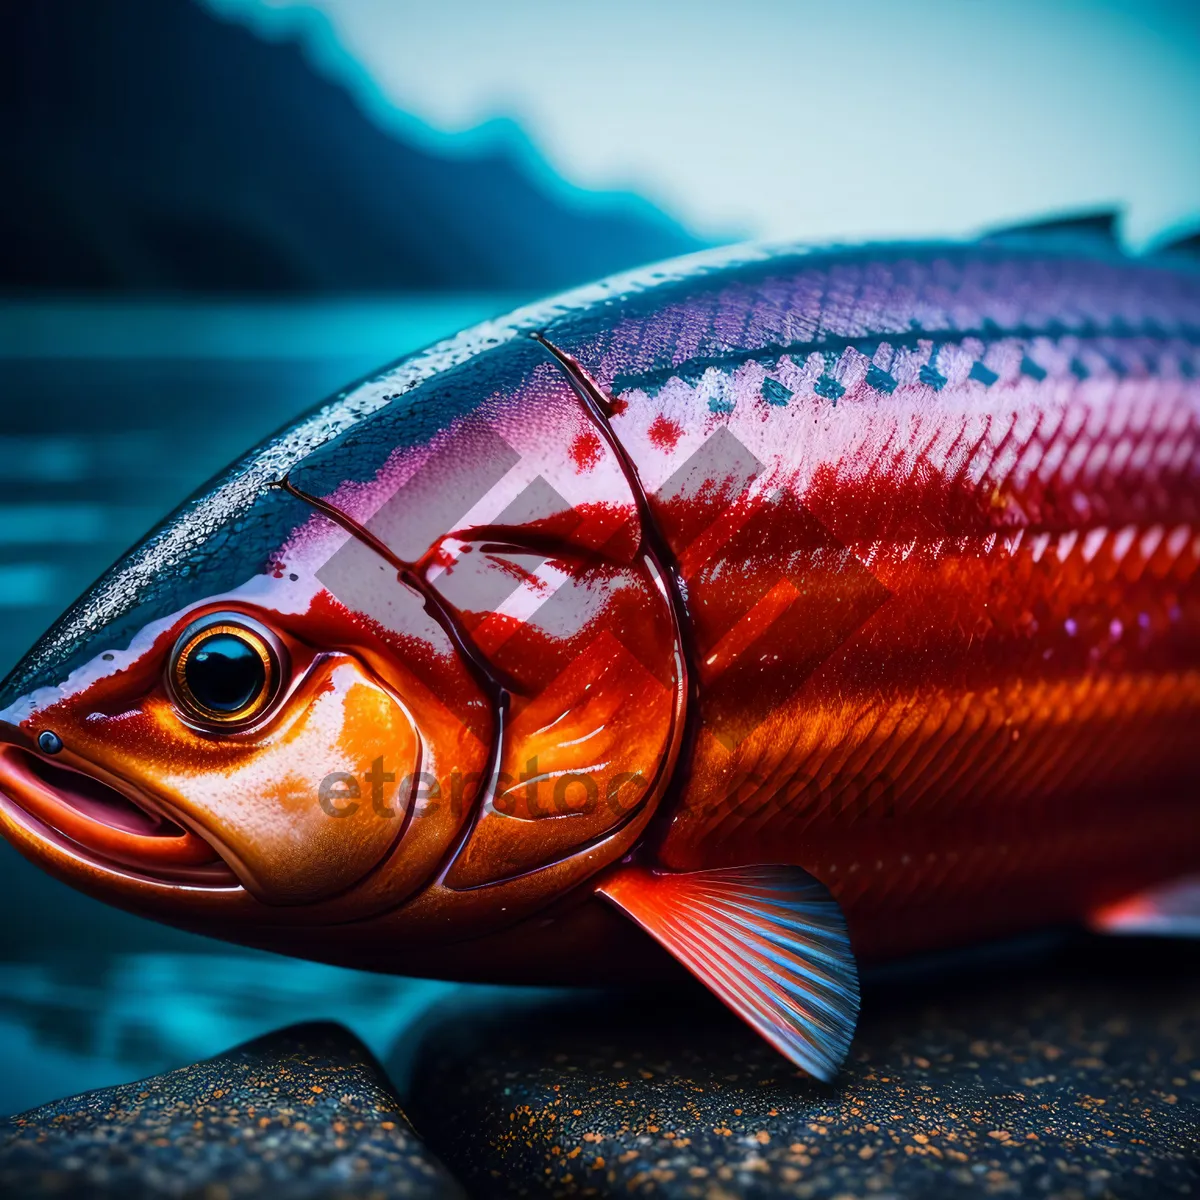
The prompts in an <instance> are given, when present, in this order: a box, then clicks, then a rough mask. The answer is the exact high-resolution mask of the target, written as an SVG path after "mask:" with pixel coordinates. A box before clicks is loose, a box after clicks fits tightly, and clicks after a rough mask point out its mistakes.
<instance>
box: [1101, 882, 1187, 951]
mask: <svg viewBox="0 0 1200 1200" xmlns="http://www.w3.org/2000/svg"><path fill="white" fill-rule="evenodd" d="M1089 924H1090V925H1091V927H1092V928H1093V929H1095V930H1096V931H1097V932H1098V933H1125V934H1135V935H1136V934H1146V935H1151V936H1159V937H1187V938H1200V876H1192V877H1191V878H1189V879H1180V880H1176V881H1175V882H1173V883H1168V884H1164V885H1163V886H1162V887H1157V888H1151V889H1150V891H1148V892H1142V893H1140V894H1139V895H1137V896H1130V897H1129V899H1127V900H1122V901H1120V902H1119V903H1117V904H1111V905H1109V906H1108V907H1107V908H1103V909H1101V910H1100V911H1099V912H1098V913H1093V914H1092V918H1091V920H1090V921H1089Z"/></svg>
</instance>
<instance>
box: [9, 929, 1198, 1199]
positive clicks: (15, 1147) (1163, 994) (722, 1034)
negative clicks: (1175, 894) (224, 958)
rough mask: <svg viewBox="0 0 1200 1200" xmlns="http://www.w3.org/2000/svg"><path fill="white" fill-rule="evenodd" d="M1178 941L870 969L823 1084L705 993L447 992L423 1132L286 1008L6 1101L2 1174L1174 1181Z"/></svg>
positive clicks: (1085, 1192)
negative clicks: (209, 1039) (37, 1099)
mask: <svg viewBox="0 0 1200 1200" xmlns="http://www.w3.org/2000/svg"><path fill="white" fill-rule="evenodd" d="M1194 957H1196V956H1194V955H1193V956H1192V957H1191V958H1189V957H1185V946H1184V944H1181V943H1176V944H1174V945H1171V946H1162V945H1158V946H1151V945H1147V944H1138V943H1132V944H1130V943H1113V944H1109V943H1101V942H1097V941H1089V942H1085V943H1082V944H1076V945H1075V946H1073V947H1066V948H1063V949H1059V950H1056V951H1054V952H1053V953H1050V954H1046V953H1044V952H1043V954H1042V956H1041V958H1040V959H1035V960H1033V961H1029V960H1025V959H1019V960H1016V961H1014V962H1012V963H1009V964H1007V965H1006V964H1004V963H1000V964H999V965H998V964H997V963H995V962H991V963H990V964H985V965H984V966H983V967H972V966H971V964H970V963H969V962H967V963H958V964H955V963H954V962H952V963H951V964H950V965H949V966H948V967H944V968H943V969H942V970H941V971H938V972H935V973H933V974H929V973H926V974H923V975H915V976H914V975H911V974H908V975H896V974H893V975H890V976H883V977H878V978H877V979H876V980H875V981H874V983H873V984H871V985H870V986H869V987H868V990H867V993H866V997H865V1004H864V1013H863V1020H862V1023H861V1026H860V1032H859V1035H858V1037H857V1038H856V1040H855V1045H854V1050H853V1052H852V1058H851V1061H850V1063H849V1064H848V1066H847V1068H846V1069H845V1070H844V1072H843V1073H842V1075H841V1076H840V1077H839V1078H838V1080H837V1081H836V1082H835V1083H834V1084H832V1085H828V1086H826V1085H821V1084H816V1083H814V1082H812V1081H810V1080H808V1079H805V1078H804V1077H802V1076H800V1075H799V1074H798V1073H796V1072H794V1071H792V1070H790V1069H789V1068H788V1067H787V1066H786V1064H784V1063H783V1061H782V1060H781V1059H779V1058H778V1056H776V1055H775V1054H774V1052H773V1051H771V1050H770V1048H769V1047H767V1046H766V1045H765V1044H763V1043H761V1042H760V1041H759V1039H758V1038H756V1037H755V1036H754V1035H753V1034H752V1033H750V1032H749V1031H748V1030H745V1029H744V1028H743V1027H742V1026H741V1025H740V1024H739V1023H738V1022H737V1021H736V1020H733V1019H731V1018H729V1017H728V1015H727V1014H726V1013H725V1012H724V1011H723V1010H721V1009H720V1008H719V1006H717V1005H716V1004H715V1003H714V1004H709V1003H707V1002H706V1001H705V999H704V996H703V994H702V993H692V994H687V995H685V996H682V997H681V995H680V994H679V992H678V990H675V991H672V992H669V993H661V992H660V993H644V994H637V995H631V994H629V993H624V994H613V995H606V996H602V997H599V998H597V997H595V996H591V995H587V994H583V993H581V994H580V996H579V997H578V998H576V999H568V1000H565V1001H557V1002H555V1003H551V1004H543V1005H541V1006H539V1007H536V1008H529V1009H525V1010H522V1011H520V1012H516V1013H514V1012H512V1011H508V1010H506V1011H504V1012H502V1013H494V1014H489V1013H486V1012H483V1013H475V1014H470V1013H464V1012H461V1011H457V1012H455V1013H453V1014H451V1015H450V1016H448V1017H447V1019H446V1020H445V1021H444V1022H443V1023H442V1024H440V1025H439V1024H437V1023H435V1024H434V1025H433V1027H432V1028H431V1029H427V1030H426V1031H425V1034H424V1036H423V1039H422V1043H421V1046H420V1048H419V1051H418V1053H417V1057H416V1065H415V1068H414V1070H413V1072H412V1075H411V1078H410V1079H408V1081H407V1083H406V1092H407V1097H406V1104H405V1108H406V1110H407V1111H408V1112H409V1113H410V1114H411V1115H412V1118H413V1121H414V1122H415V1124H416V1127H417V1129H419V1130H420V1132H421V1135H422V1139H423V1141H422V1140H419V1139H418V1137H417V1136H416V1134H415V1133H414V1131H413V1127H412V1125H410V1124H409V1121H408V1119H407V1118H406V1116H405V1115H404V1111H402V1110H401V1105H400V1101H399V1099H398V1097H397V1095H396V1093H395V1091H394V1090H393V1089H392V1086H391V1084H390V1083H389V1082H388V1080H387V1078H386V1076H385V1075H384V1074H383V1073H382V1071H381V1069H380V1067H379V1066H378V1065H377V1064H376V1063H375V1062H374V1061H373V1060H372V1059H371V1057H370V1055H369V1054H368V1053H367V1052H366V1051H365V1049H364V1048H363V1047H362V1046H361V1044H360V1043H358V1042H357V1040H356V1039H355V1038H354V1037H353V1036H352V1035H351V1034H349V1033H348V1032H347V1031H345V1030H342V1029H340V1028H338V1027H336V1026H328V1025H322V1026H307V1027H301V1028H297V1029H291V1030H284V1031H281V1032H280V1033H278V1034H274V1035H271V1036H270V1037H267V1038H263V1039H259V1040H258V1041H256V1042H252V1043H249V1044H247V1045H246V1046H242V1047H239V1048H237V1049H235V1050H232V1051H230V1052H229V1053H228V1054H225V1055H222V1056H220V1057H218V1058H214V1059H210V1060H208V1061H206V1062H202V1063H198V1064H196V1065H195V1066H192V1067H184V1068H182V1069H181V1070H178V1071H174V1072H171V1073H170V1074H167V1075H163V1076H159V1077H157V1078H155V1079H151V1080H145V1081H143V1082H142V1083H139V1084H132V1085H127V1086H125V1087H120V1088H112V1089H105V1090H102V1091H97V1092H92V1093H88V1094H86V1095H84V1096H79V1097H74V1098H72V1099H70V1100H64V1101H59V1102H56V1103H54V1104H51V1105H47V1106H45V1107H43V1108H40V1109H36V1110H34V1111H32V1112H28V1113H24V1114H22V1115H21V1116H19V1117H14V1118H11V1120H10V1133H9V1137H8V1141H7V1144H6V1145H5V1146H4V1148H3V1150H0V1192H3V1193H4V1194H17V1195H30V1194H69V1195H80V1194H85V1195H87V1194H90V1195H97V1196H98V1195H105V1196H108V1195H120V1196H184V1195H187V1196H192V1195H194V1196H198V1197H205V1198H206V1200H225V1198H227V1197H235V1196H239V1195H251V1194H256V1193H257V1192H259V1191H262V1190H264V1188H268V1189H269V1191H270V1192H271V1193H273V1194H274V1195H275V1196H277V1197H279V1198H280V1200H283V1198H290V1197H293V1196H295V1197H333V1196H372V1195H378V1196H443V1195H444V1196H458V1195H463V1194H464V1193H465V1194H467V1195H472V1196H481V1197H483V1196H547V1195H550V1196H575V1195H579V1196H606V1195H651V1196H655V1195H656V1196H663V1197H676V1196H678V1197H698V1198H706V1200H726V1198H729V1197H741V1196H749V1197H773V1196H796V1197H803V1198H808V1197H813V1198H817V1197H838V1198H839V1200H841V1198H847V1197H858V1196H861V1197H877V1198H880V1200H885V1198H887V1197H908V1196H919V1197H922V1198H924V1197H942V1196H945V1197H957V1196H964V1197H965V1196H969V1195H979V1194H990V1195H996V1196H1037V1197H1061V1198H1063V1200H1086V1198H1089V1197H1122V1198H1125V1197H1128V1198H1135V1197H1138V1198H1140V1197H1146V1198H1150V1197H1160V1196H1167V1197H1169V1196H1187V1195H1196V1194H1197V1193H1200V1132H1198V1131H1200V965H1197V964H1196V963H1194V962H1193V961H1192V959H1193V958H1194ZM401 1059H403V1060H404V1061H409V1060H410V1059H411V1048H410V1047H398V1048H397V1062H399V1061H400V1060H401ZM442 1164H445V1166H443V1165H442Z"/></svg>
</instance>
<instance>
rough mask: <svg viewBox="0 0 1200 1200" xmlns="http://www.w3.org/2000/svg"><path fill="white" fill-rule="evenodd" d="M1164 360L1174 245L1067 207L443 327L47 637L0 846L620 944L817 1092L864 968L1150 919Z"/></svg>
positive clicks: (1166, 678)
mask: <svg viewBox="0 0 1200 1200" xmlns="http://www.w3.org/2000/svg"><path fill="white" fill-rule="evenodd" d="M1198 376H1200V270H1198V269H1197V265H1196V263H1195V261H1194V260H1190V259H1189V257H1188V253H1187V248H1186V247H1182V248H1180V249H1179V250H1177V251H1172V252H1165V253H1161V254H1158V255H1155V256H1151V257H1145V258H1141V259H1134V258H1129V257H1126V256H1124V255H1122V254H1121V253H1120V252H1119V251H1118V250H1117V249H1116V248H1115V246H1112V245H1108V244H1106V243H1104V242H1103V241H1102V240H1098V239H1096V238H1095V237H1093V236H1092V235H1091V234H1089V233H1088V232H1087V231H1086V230H1084V231H1082V232H1081V231H1077V230H1073V229H1071V228H1069V227H1068V228H1065V229H1062V228H1059V229H1054V228H1049V229H1042V230H1037V229H1034V230H1030V231H1027V232H1018V233H1012V234H1008V235H1003V236H996V237H993V238H989V239H984V240H983V241H980V242H977V243H971V244H944V245H943V244H939V245H921V246H906V245H899V246H876V247H865V248H861V249H846V250H836V251H819V252H816V251H813V252H806V251H795V250H780V251H749V252H745V251H743V252H740V253H738V254H736V255H729V254H726V255H724V256H723V257H721V258H717V259H712V258H709V259H700V260H685V261H684V262H682V263H681V264H668V265H667V266H666V267H664V268H661V269H659V270H657V271H651V272H647V273H645V274H644V275H642V276H637V277H629V278H623V279H617V280H614V281H610V282H609V283H606V284H602V285H598V286H597V287H593V288H590V289H586V290H585V291H584V292H582V293H578V294H575V295H572V296H568V297H567V298H565V299H563V300H560V301H557V302H552V303H550V304H547V305H543V306H539V307H537V308H535V309H531V310H527V311H524V312H521V313H518V314H516V315H515V316H513V317H512V318H510V319H508V320H506V321H500V322H495V323H491V324H488V325H485V326H483V327H481V328H478V329H475V330H472V331H469V332H468V333H465V334H463V335H461V336H460V337H458V338H455V339H452V340H451V341H449V342H446V343H442V344H440V345H438V346H435V347H433V348H432V349H430V350H428V351H425V352H424V353H422V354H418V355H416V356H415V357H413V358H410V359H408V360H406V361H404V362H401V363H400V364H399V365H397V366H395V367H393V368H391V369H390V370H387V371H385V372H383V373H381V374H380V375H379V376H377V377H375V378H373V379H370V380H368V381H367V382H365V383H362V384H360V385H358V386H357V387H355V388H353V389H351V390H349V391H347V392H346V393H344V394H342V395H341V396H339V397H338V398H336V399H334V400H333V401H331V402H329V403H328V404H326V405H325V406H324V407H322V408H320V409H319V410H317V411H316V412H314V413H313V414H311V415H309V416H307V417H305V418H303V419H301V420H300V421H299V422H297V423H296V424H295V425H294V426H293V427H291V428H290V429H288V430H286V431H284V432H283V433H282V434H280V435H278V436H277V437H275V438H274V439H272V440H271V441H269V442H267V443H266V444H264V445H263V446H261V447H259V448H258V449H257V450H255V451H253V452H252V453H251V454H249V455H248V456H247V457H246V458H245V459H243V460H242V461H241V462H239V463H237V464H235V465H234V466H233V467H232V468H231V469H230V470H229V471H228V472H227V473H226V474H225V475H223V476H222V477H220V478H219V479H218V480H216V481H215V482H214V483H213V485H212V486H211V487H210V488H208V489H207V490H206V491H204V492H203V493H202V494H200V495H198V496H197V497H196V498H194V499H193V500H191V501H190V502H189V503H187V504H186V505H185V506H184V507H183V508H181V509H180V510H179V511H178V512H176V513H175V514H174V515H173V516H172V517H171V518H169V519H168V520H167V522H166V523H165V524H164V525H162V526H161V527H159V529H157V530H156V531H155V532H154V533H152V534H151V535H150V536H149V537H148V538H147V539H146V540H145V541H144V542H143V543H142V544H141V545H139V546H138V547H136V548H135V549H134V550H133V551H132V552H131V553H130V554H129V555H128V556H127V557H126V558H125V559H123V560H122V561H121V562H119V563H118V564H117V565H116V566H115V567H113V568H112V570H111V571H110V572H109V573H108V574H107V575H106V576H104V577H103V578H102V579H101V580H100V581H99V582H98V583H97V584H96V585H95V587H94V588H93V589H92V590H91V591H90V592H89V593H88V594H87V595H85V596H84V597H83V598H82V599H81V600H80V601H78V602H77V604H76V605H75V606H74V607H73V608H72V609H70V610H69V611H68V612H67V614H66V615H65V616H64V617H63V618H62V619H61V621H60V622H59V623H58V624H57V625H56V626H55V627H54V628H53V629H52V630H51V631H50V632H49V633H48V634H47V635H46V636H45V637H44V638H43V639H42V641H41V642H40V643H39V644H38V645H37V646H36V647H35V648H34V649H33V650H32V651H31V652H30V654H29V655H28V656H27V658H26V659H25V660H24V662H22V663H21V664H20V665H19V666H18V667H17V669H16V671H15V672H14V673H13V674H12V676H10V678H9V680H8V681H7V683H6V685H5V688H4V693H3V697H2V698H0V710H2V711H0V738H2V741H0V789H2V791H3V794H4V798H3V807H2V821H3V827H4V831H5V833H6V835H7V837H8V838H9V839H10V840H11V841H12V842H13V843H14V844H15V845H17V846H18V847H19V848H20V849H21V851H22V852H23V853H25V854H26V855H28V856H29V857H31V858H32V859H34V860H35V861H37V862H39V863H41V864H42V865H43V866H45V867H46V868H47V869H48V870H50V871H51V872H53V873H54V874H56V875H57V876H59V877H61V878H63V879H65V880H67V881H69V882H70V883H73V884H75V885H77V886H79V887H81V888H83V889H84V890H86V891H88V892H91V893H93V894H95V895H98V896H101V897H105V898H107V899H110V900H112V901H114V902H116V903H118V904H120V905H123V906H125V907H128V908H130V909H133V910H135V911H138V912H142V913H145V914H148V915H151V916H155V917H158V918H160V919H163V920H166V921H170V922H173V923H176V924H179V925H183V926H187V927H189V928H193V929H197V930H200V931H203V932H206V933H212V934H217V935H219V936H222V937H227V938H231V939H235V940H238V941H242V942H246V943H249V944H252V945H257V946H265V947H268V948H272V949H276V950H281V951H285V952H290V953H293V954H298V955H303V956H307V957H312V958H317V959H323V960H328V961H333V962H340V963H347V964H352V965H358V966H363V967H368V968H372V969H377V970H385V971H395V972H399V973H408V974H418V973H437V974H445V975H448V976H453V977H460V978H469V977H491V978H497V977H502V978H510V979H533V978H538V979H550V978H557V979H579V978H585V977H592V978H597V977H598V978H602V979H609V978H614V977H616V976H618V975H636V974H639V973H642V972H645V971H649V970H653V969H655V962H656V959H655V956H656V955H660V956H661V951H660V950H658V949H656V948H655V943H657V944H658V946H660V947H665V948H666V950H667V951H669V952H670V954H671V955H672V956H674V958H676V959H678V960H679V961H680V962H682V963H683V964H684V965H685V966H686V967H688V968H689V969H690V970H691V971H692V972H694V973H695V974H696V975H697V976H699V978H700V979H701V980H703V981H704V982H705V983H706V984H707V985H708V986H709V987H710V988H712V989H713V990H714V991H715V992H716V993H717V994H718V995H720V996H721V997H722V998H723V999H724V1000H726V1001H727V1002H728V1004H729V1005H730V1006H731V1007H732V1008H733V1009H735V1010H736V1011H737V1012H739V1013H740V1014H741V1015H742V1016H743V1017H745V1018H746V1019H747V1020H748V1021H750V1023H751V1024H752V1025H754V1026H755V1027H756V1028H757V1029H759V1030H760V1031H761V1032H762V1033H763V1034H764V1036H766V1037H767V1038H768V1039H769V1040H770V1041H771V1042H772V1043H773V1044H774V1045H776V1046H777V1047H778V1048H779V1049H780V1050H781V1051H782V1052H783V1053H784V1054H786V1055H787V1056H788V1057H789V1058H790V1059H791V1060H792V1061H793V1062H795V1063H797V1064H799V1065H800V1066H802V1067H804V1068H805V1069H807V1070H808V1071H810V1072H812V1073H813V1074H815V1075H817V1076H820V1077H825V1078H828V1077H829V1076H831V1075H832V1074H833V1073H834V1072H835V1071H836V1069H837V1066H838V1064H839V1063H840V1061H841V1060H842V1059H843V1057H844V1055H845V1053H846V1050H847V1047H848V1045H849V1042H850V1038H851V1035H852V1032H853V1027H854V1022H855V1017H856V1012H857V1003H858V1001H857V995H858V988H857V966H856V963H857V962H858V961H859V960H861V959H870V958H880V957H885V956H892V955H898V954H904V953H908V952H911V951H917V950H921V949H926V948H933V947H942V946H951V945H955V944H960V943H963V942H967V941H971V940H975V939H980V938H988V937H995V936H999V935H1004V934H1008V933H1012V932H1015V931H1020V930H1025V929H1029V928H1032V927H1035V926H1038V925H1044V924H1046V923H1048V922H1063V921H1080V922H1090V923H1091V924H1093V925H1094V926H1096V927H1100V928H1110V929H1114V930H1123V929H1141V928H1157V929H1159V930H1161V931H1168V932H1172V931H1175V932H1177V931H1187V930H1189V929H1190V930H1192V931H1195V928H1196V921H1197V917H1198V916H1200V913H1198V912H1197V907H1196V895H1197V893H1196V890H1195V889H1194V888H1193V889H1192V890H1190V891H1189V890H1188V887H1187V884H1186V881H1187V880H1188V878H1189V877H1190V876H1194V875H1195V874H1196V873H1197V872H1198V871H1200V814H1198V811H1197V795H1198V794H1200V792H1198V787H1197V785H1198V782H1200V748H1198V739H1197V729H1198V724H1197V720H1198V717H1200V527H1198V521H1200V511H1198V510H1200V379H1198ZM639 927H640V930H641V931H644V932H639ZM645 933H649V935H651V936H650V938H647V937H645ZM664 961H666V960H665V959H664Z"/></svg>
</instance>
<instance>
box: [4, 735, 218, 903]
mask: <svg viewBox="0 0 1200 1200" xmlns="http://www.w3.org/2000/svg"><path fill="white" fill-rule="evenodd" d="M0 805H3V807H5V808H6V809H8V812H9V815H10V816H12V817H14V818H15V819H16V820H18V821H19V822H20V823H21V824H22V825H23V826H24V827H25V828H26V830H27V831H28V832H30V833H32V834H34V835H35V836H36V837H38V839H39V840H40V841H41V842H43V843H44V844H48V845H50V846H53V847H56V848H57V849H58V850H59V851H62V852H65V853H66V854H67V855H69V856H71V857H72V858H74V859H83V860H84V861H85V862H86V863H88V864H90V865H92V866H96V867H100V868H102V869H104V870H105V871H108V872H116V873H118V874H120V875H122V876H125V877H126V878H130V879H143V880H148V881H151V882H155V883H175V884H186V885H188V886H189V887H201V888H232V887H238V886H239V882H238V879H237V876H236V875H235V874H234V873H233V871H232V870H231V869H230V867H229V866H228V865H227V864H226V862H225V861H224V859H223V858H222V857H221V856H220V855H219V854H218V853H217V851H216V850H214V849H213V847H212V846H211V845H210V844H209V843H208V842H207V841H205V839H204V838H203V837H201V836H200V834H198V833H197V832H195V831H194V830H192V829H189V828H187V827H186V826H185V825H183V824H182V823H180V822H179V821H178V820H176V819H174V818H173V817H172V816H169V815H167V814H166V813H165V812H163V811H162V810H160V808H159V807H158V806H156V805H155V804H154V803H153V802H151V801H150V800H148V799H147V798H146V797H144V796H141V795H140V794H138V793H136V792H134V791H133V790H132V789H130V788H128V787H126V786H122V787H120V788H118V787H117V786H114V784H112V783H109V782H106V781H105V780H103V779H100V778H99V777H98V776H97V775H95V774H92V773H89V772H85V771H81V770H76V769H75V768H74V767H69V766H66V765H65V764H60V763H56V762H50V761H49V760H48V759H46V758H44V757H42V756H41V755H38V754H36V753H34V752H32V751H29V750H26V749H24V748H23V747H21V746H15V745H11V744H9V745H0Z"/></svg>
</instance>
